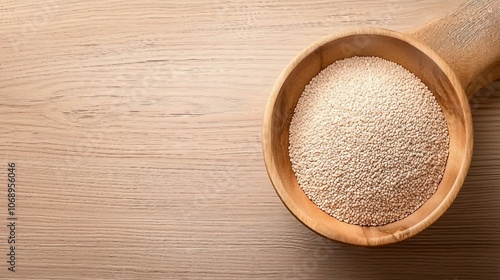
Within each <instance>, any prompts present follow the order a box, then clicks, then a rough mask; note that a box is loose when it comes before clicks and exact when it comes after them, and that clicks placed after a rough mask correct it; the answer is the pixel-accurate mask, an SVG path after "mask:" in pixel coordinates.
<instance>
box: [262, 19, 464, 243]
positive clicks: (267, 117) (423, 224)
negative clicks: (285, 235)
mask: <svg viewBox="0 0 500 280" xmlns="http://www.w3.org/2000/svg"><path fill="white" fill-rule="evenodd" d="M356 35H379V36H386V37H390V38H394V39H398V40H401V41H404V42H406V43H408V44H409V45H411V46H413V47H414V48H416V49H418V50H419V51H421V52H422V53H424V54H425V55H426V56H428V57H429V58H431V59H432V60H433V61H434V62H435V63H436V64H437V66H438V67H439V68H440V69H441V71H443V72H444V73H445V74H446V76H447V77H448V79H449V81H450V83H451V85H452V86H453V88H454V89H455V91H456V93H457V98H458V100H459V102H460V109H461V110H462V113H463V114H464V120H465V123H464V127H465V131H464V132H465V134H466V135H465V136H464V138H465V144H464V145H465V152H464V157H463V160H462V163H461V165H460V168H459V172H458V174H457V176H456V178H455V180H454V182H453V185H452V187H451V188H450V191H449V192H448V193H447V194H446V196H445V198H444V199H443V200H442V201H441V203H440V204H439V205H438V206H437V207H436V208H435V209H434V210H433V211H432V212H431V213H430V214H429V215H428V216H427V217H425V218H423V219H422V220H420V221H419V222H417V223H416V224H413V225H412V226H410V227H408V228H406V229H405V230H403V231H399V232H397V233H387V235H385V236H383V237H373V238H354V237H352V236H351V237H349V236H345V235H341V234H338V233H334V232H333V231H322V230H321V229H316V228H315V225H316V222H315V221H311V219H305V216H306V214H304V212H303V211H301V209H300V208H298V207H294V208H293V209H292V208H291V207H290V204H293V202H292V199H291V197H290V196H289V195H288V193H287V191H286V188H285V187H284V185H283V183H282V182H281V180H280V178H279V174H278V171H277V168H276V164H275V160H274V156H273V146H272V141H271V137H272V126H271V122H272V119H273V113H274V110H273V108H274V106H275V103H276V99H277V97H278V95H279V93H280V91H281V88H282V87H283V85H284V83H285V81H286V80H287V78H288V76H289V75H290V74H291V73H292V71H293V70H294V69H295V67H296V66H297V65H298V64H299V63H301V62H302V61H303V60H304V59H305V58H306V57H307V56H309V55H310V54H312V53H313V52H315V51H316V50H317V49H319V48H321V47H322V46H324V45H326V44H328V43H330V42H333V41H335V40H338V39H340V38H343V37H348V36H356ZM473 139H474V134H473V123H472V114H471V109H470V104H469V101H468V98H467V95H466V93H465V91H464V88H463V86H462V85H461V83H460V81H459V79H458V77H457V75H456V74H455V72H454V71H453V70H452V69H451V67H450V66H449V64H448V63H447V62H446V61H445V60H444V59H443V58H442V57H441V56H439V55H438V54H437V53H436V52H435V51H434V50H432V49H431V48H430V47H429V46H427V45H426V44H424V43H422V42H421V41H419V40H418V39H416V38H414V37H413V36H411V35H409V34H406V33H401V32H397V31H393V30H389V29H384V28H373V27H370V28H357V29H351V30H346V31H342V32H336V33H333V34H330V35H328V36H326V37H324V38H322V39H320V40H318V41H316V42H314V43H313V44H311V45H309V46H308V47H307V48H305V49H304V50H302V51H301V52H300V53H299V54H298V55H297V56H296V57H295V58H294V59H292V61H291V62H289V63H288V65H287V66H286V68H285V69H284V70H283V71H282V72H281V74H280V76H279V77H278V79H277V80H276V82H275V84H274V86H273V88H272V91H271V94H270V96H269V98H268V101H267V104H266V108H265V112H264V117H263V125H262V152H263V157H264V162H265V165H266V171H267V174H268V176H269V179H270V180H271V183H272V185H273V188H274V189H275V191H276V193H277V195H278V197H279V198H280V200H281V201H282V202H283V204H284V205H285V207H286V208H287V209H288V211H289V212H290V213H291V214H292V215H293V216H294V217H295V218H296V219H297V220H298V221H300V222H301V223H302V224H304V225H305V226H306V227H307V228H309V229H310V230H312V231H313V232H315V233H317V234H319V235H321V236H323V237H326V238H328V239H332V240H336V241H341V242H344V243H348V244H353V245H361V246H379V245H387V244H391V243H396V242H400V241H402V240H405V239H407V238H410V237H412V236H414V235H416V234H418V233H420V232H421V231H423V230H424V229H426V228H427V227H429V226H430V225H431V224H433V223H434V222H435V221H436V220H437V219H438V218H439V217H441V216H442V215H443V214H444V212H446V210H447V209H448V208H449V207H450V206H451V204H452V202H453V201H454V200H455V198H456V196H457V195H458V192H459V191H460V189H461V187H462V185H463V183H464V182H465V178H466V176H467V173H468V170H469V167H470V164H471V160H472V152H473V144H474V140H473ZM360 227H362V226H360Z"/></svg>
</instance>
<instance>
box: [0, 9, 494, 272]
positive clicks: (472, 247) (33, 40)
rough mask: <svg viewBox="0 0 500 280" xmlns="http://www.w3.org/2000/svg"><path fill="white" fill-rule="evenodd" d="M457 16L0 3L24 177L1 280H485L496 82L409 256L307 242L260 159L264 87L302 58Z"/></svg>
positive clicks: (10, 113)
mask: <svg viewBox="0 0 500 280" xmlns="http://www.w3.org/2000/svg"><path fill="white" fill-rule="evenodd" d="M459 3H460V1H458V0H457V1H455V0H453V1H438V0H425V1H424V0H419V1H415V0H412V1H408V0H405V1H395V0H394V1H392V0H391V1H382V0H370V1H366V2H363V4H360V3H359V2H357V1H352V0H351V1H325V0H320V1H309V0H298V1H265V0H263V1H219V0H207V1H201V0H199V1H153V0H146V1H113V0H103V1H92V2H90V1H75V0H69V1H57V0H45V1H42V0H40V1H14V0H5V1H2V2H1V4H0V114H1V118H0V129H2V133H0V165H5V167H6V165H7V162H8V161H15V162H16V164H18V169H17V175H18V178H19V187H18V188H19V193H18V198H19V204H18V205H19V206H18V207H19V208H18V215H19V219H20V220H19V228H18V240H19V247H18V253H19V256H18V269H19V270H18V272H16V274H15V275H13V274H9V273H8V271H7V266H6V262H5V261H4V259H3V258H4V257H6V256H5V254H6V253H7V243H6V240H5V236H6V235H7V231H6V228H5V226H4V223H5V222H4V221H5V218H6V208H5V207H6V203H5V201H6V192H5V189H4V188H2V189H1V190H0V201H1V202H0V235H1V237H2V238H1V239H0V279H247V278H254V279H294V278H295V279H332V278H336V279H497V278H498V275H499V273H500V265H499V264H500V226H499V225H498V223H497V221H498V220H500V175H499V174H500V143H499V141H498V139H499V137H500V125H499V123H500V83H499V82H497V83H495V84H494V85H491V86H490V87H489V89H488V90H485V91H483V92H482V93H481V94H480V95H478V96H476V98H473V99H472V100H471V106H472V108H473V115H474V125H475V150H474V158H473V162H472V166H471V170H470V173H469V176H468V179H467V181H466V184H465V185H464V186H463V188H462V190H461V192H460V194H459V195H458V197H457V199H456V200H455V202H454V204H453V205H452V206H451V208H450V209H449V210H448V211H447V212H446V214H445V215H444V216H443V217H442V218H441V219H439V220H438V221H437V222H436V223H435V224H434V225H433V226H431V227H430V228H429V229H427V230H426V231H424V232H422V233H421V234H419V235H418V236H416V237H414V238H411V239H409V240H407V241H405V242H403V243H399V244H396V245H392V246H389V247H382V248H375V249H366V248H360V247H352V246H348V245H343V244H339V243H334V242H330V241H327V240H325V239H323V238H321V237H318V236H317V235H315V234H314V233H312V232H310V231H309V230H308V229H306V228H305V227H304V226H302V225H301V224H300V223H298V222H297V221H296V220H295V218H293V217H292V216H291V215H290V214H289V212H288V211H287V210H286V209H285V207H283V205H282V203H281V202H280V201H279V199H278V197H277V196H276V194H275V192H274V190H273V188H272V186H271V183H270V182H269V179H268V177H267V174H266V171H265V167H264V163H263V159H262V155H261V141H260V132H261V127H260V126H261V121H262V114H263V110H264V107H265V103H266V100H267V98H268V95H269V92H270V90H271V88H272V85H273V84H274V82H275V80H276V78H277V77H278V75H279V73H280V72H281V71H282V70H283V68H284V67H285V66H286V65H287V63H288V62H289V61H290V60H291V59H292V58H293V57H294V56H295V55H296V54H297V53H298V52H300V51H301V50H302V49H303V48H304V47H306V46H307V45H309V44H310V43H312V42H313V41H316V40H318V39H320V38H322V37H324V36H325V35H328V34H330V33H332V32H336V31H341V30H345V29H349V28H354V27H360V26H374V27H375V26H376V27H385V28H390V29H395V30H399V31H406V30H409V29H411V28H414V27H416V26H418V25H421V24H423V23H425V22H426V21H427V20H430V19H432V18H433V17H435V16H438V15H440V14H442V13H444V12H446V11H447V10H449V9H453V8H454V7H456V6H457V5H458V4H459ZM6 176H7V171H6V168H5V170H4V173H3V175H2V174H0V180H6ZM2 178H5V179H2ZM4 252H5V253H4Z"/></svg>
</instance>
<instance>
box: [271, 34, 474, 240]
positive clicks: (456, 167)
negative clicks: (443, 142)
mask: <svg viewBox="0 0 500 280" xmlns="http://www.w3.org/2000/svg"><path fill="white" fill-rule="evenodd" d="M353 56H377V57H381V58H384V59H386V60H390V61H393V62H396V63H398V64H400V65H402V66H403V67H405V68H406V69H408V70H409V71H410V72H412V73H414V74H415V75H417V76H418V77H419V78H420V79H421V80H422V81H423V82H424V83H425V84H426V85H427V86H428V87H429V89H430V90H431V91H432V92H433V93H434V94H435V96H436V99H437V101H438V102H439V104H440V105H441V108H442V111H443V113H444V115H445V118H446V121H447V124H448V130H449V134H450V152H449V158H448V161H447V165H446V170H445V173H444V177H443V180H442V182H441V183H440V185H439V187H438V189H437V191H436V193H435V194H434V195H433V196H432V197H431V198H430V199H429V200H428V201H427V202H426V203H425V204H424V205H423V206H422V207H421V208H420V209H418V210H417V211H416V212H414V213H413V214H411V215H410V216H408V217H406V218H404V219H402V220H400V221H397V222H393V223H390V224H387V225H384V226H370V227H366V226H358V225H352V224H348V223H345V222H342V221H340V220H338V219H336V218H334V217H332V216H330V215H328V214H326V213H325V212H323V211H322V210H320V209H319V208H318V207H317V206H316V205H315V204H314V203H313V202H312V201H311V200H309V198H308V197H307V196H306V194H305V193H304V192H303V191H302V189H301V188H300V186H299V184H298V183H297V179H296V177H295V174H294V173H293V171H292V167H291V163H290V157H289V154H288V146H289V142H288V140H289V134H288V133H289V127H290V121H291V119H292V115H293V112H294V109H295V106H296V105H297V101H298V100H299V98H300V96H301V94H302V92H303V91H304V87H305V86H306V85H307V84H308V83H309V81H310V80H311V79H312V78H313V77H314V76H316V75H317V74H318V73H319V72H320V71H322V70H323V69H324V68H326V67H327V66H328V65H330V64H332V63H333V62H335V61H336V60H340V59H343V58H348V57H353ZM472 143H473V130H472V118H471V113H470V108H469V103H468V100H467V97H466V95H465V93H464V90H463V88H462V86H461V84H460V82H459V80H458V79H457V77H456V76H455V74H454V73H453V71H452V70H451V69H450V67H449V66H448V65H447V64H446V62H444V60H442V59H441V58H440V57H439V56H438V55H437V54H436V53H435V52H434V51H432V50H431V49H430V48H428V47H426V46H425V45H423V44H421V43H419V42H418V41H416V40H414V39H412V38H411V37H409V36H408V35H405V34H401V33H398V32H394V31H390V30H384V29H359V30H354V31H349V32H346V33H342V34H337V35H333V36H330V37H327V38H325V39H324V40H322V41H320V42H318V43H316V44H314V45H312V46H311V47H309V48H308V49H306V50H305V51H303V52H302V53H301V54H300V55H299V56H298V57H297V58H296V59H295V60H294V61H293V62H292V63H291V64H290V65H289V66H288V67H287V68H286V69H285V71H284V72H283V73H282V75H281V77H280V78H279V79H278V81H277V83H276V85H275V87H274V89H273V91H272V94H271V97H270V99H269V102H268V104H267V108H266V114H265V118H264V127H263V147H264V157H265V162H266V167H267V171H268V174H269V177H270V179H271V181H272V183H273V186H274V188H275V189H276V192H277V193H278V195H279V197H280V198H281V200H282V201H283V203H284V204H285V206H286V207H287V208H288V210H290V212H291V213H292V214H293V215H294V216H295V217H296V218H297V219H298V220H299V221H301V222H302V223H303V224H304V225H306V226H307V227H309V228H310V229H312V230H313V231H315V232H317V233H319V234H320V235H323V236H325V237H328V238H331V239H334V240H338V241H342V242H346V243H351V244H357V245H382V244H388V243H392V242H397V241H400V240H403V239H405V238H408V237H410V236H413V235H415V234H417V233H418V232H420V231H422V230H423V229H425V228H426V227H428V226H429V225H430V224H431V223H433V222H434V221H435V220H436V219H437V218H438V217H439V216H441V215H442V214H443V213H444V212H445V211H446V209H448V207H449V206H450V205H451V203H452V201H453V200H454V199H455V197H456V196H457V194H458V191H459V190H460V187H461V186H462V184H463V182H464V180H465V177H466V175H467V171H468V169H469V165H470V161H471V155H472V148H473V145H472Z"/></svg>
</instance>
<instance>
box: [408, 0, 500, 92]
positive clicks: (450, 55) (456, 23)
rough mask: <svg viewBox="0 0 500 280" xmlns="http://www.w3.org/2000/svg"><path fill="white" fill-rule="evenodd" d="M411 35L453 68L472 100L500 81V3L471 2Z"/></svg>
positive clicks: (492, 0) (487, 1) (477, 0)
mask: <svg viewBox="0 0 500 280" xmlns="http://www.w3.org/2000/svg"><path fill="white" fill-rule="evenodd" d="M409 34H410V35H412V36H413V37H415V38H416V39H418V40H420V41H422V42H423V43H425V44H427V45H428V46H430V47H431V48H432V49H433V50H434V51H435V52H437V53H438V54H439V55H440V56H441V57H442V58H443V59H444V60H445V61H446V62H447V63H448V64H449V65H450V67H451V68H452V69H453V71H454V72H455V73H456V74H457V76H458V79H459V80H460V82H461V84H462V86H463V87H464V89H465V92H466V93H467V95H468V96H469V97H470V96H471V95H473V94H474V93H475V92H476V91H477V90H478V89H480V88H481V87H484V86H486V85H487V84H489V83H491V82H492V81H494V80H496V79H498V78H500V0H467V1H465V2H464V3H462V4H461V5H460V6H459V7H458V8H457V9H456V10H455V11H453V12H450V13H448V14H447V15H445V16H444V17H442V18H439V19H436V20H434V21H432V22H430V23H429V24H427V25H424V26H422V27H419V28H417V29H416V30H412V31H410V32H409Z"/></svg>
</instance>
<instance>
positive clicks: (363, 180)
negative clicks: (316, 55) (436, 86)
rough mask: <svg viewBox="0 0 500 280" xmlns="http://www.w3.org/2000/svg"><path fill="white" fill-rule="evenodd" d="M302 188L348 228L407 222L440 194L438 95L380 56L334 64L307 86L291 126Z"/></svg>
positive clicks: (442, 153) (442, 130) (442, 155)
mask: <svg viewBox="0 0 500 280" xmlns="http://www.w3.org/2000/svg"><path fill="white" fill-rule="evenodd" d="M289 136H290V137H289V141H290V146H289V155H290V160H291V163H292V169H293V171H294V173H295V175H296V178H297V181H298V183H299V185H300V187H301V188H302V189H303V190H304V192H305V194H306V195H307V196H308V197H309V199H311V200H312V201H313V202H314V203H315V204H316V205H317V206H318V207H319V208H320V209H321V210H323V211H324V212H326V213H328V214H329V215H331V216H333V217H335V218H337V219H339V220H342V221H344V222H347V223H351V224H356V225H362V226H379V225H384V224H388V223H391V222H394V221H397V220H400V219H403V218H405V217H407V216H408V215H410V214H412V213H413V212H415V211H416V210H417V209H418V208H420V207H421V206H422V205H423V204H424V203H425V202H426V201H427V200H428V199H429V198H430V197H431V196H432V195H433V194H434V193H435V191H436V190H437V187H438V185H439V183H440V182H441V180H442V178H443V173H444V169H445V166H446V161H447V158H448V151H449V135H448V128H447V124H446V120H445V118H444V115H443V113H442V111H441V108H440V106H439V104H438V103H437V101H436V99H435V97H434V95H433V94H432V93H431V92H430V91H429V89H428V88H427V87H426V86H425V84H424V83H422V81H420V79H418V78H417V77H416V76H415V75H414V74H412V73H410V72H409V71H408V70H406V69H405V68H403V67H402V66H400V65H398V64H396V63H393V62H390V61H387V60H384V59H381V58H378V57H353V58H347V59H344V60H340V61H336V62H335V63H333V64H332V65H330V66H329V67H327V68H326V69H324V70H323V71H322V72H321V73H319V74H318V75H317V76H316V77H314V78H313V79H312V80H311V82H310V83H309V85H307V86H306V88H305V90H304V92H303V93H302V96H301V98H300V99H299V101H298V104H297V106H296V108H295V112H294V115H293V117H292V121H291V124H290V135H289Z"/></svg>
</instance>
